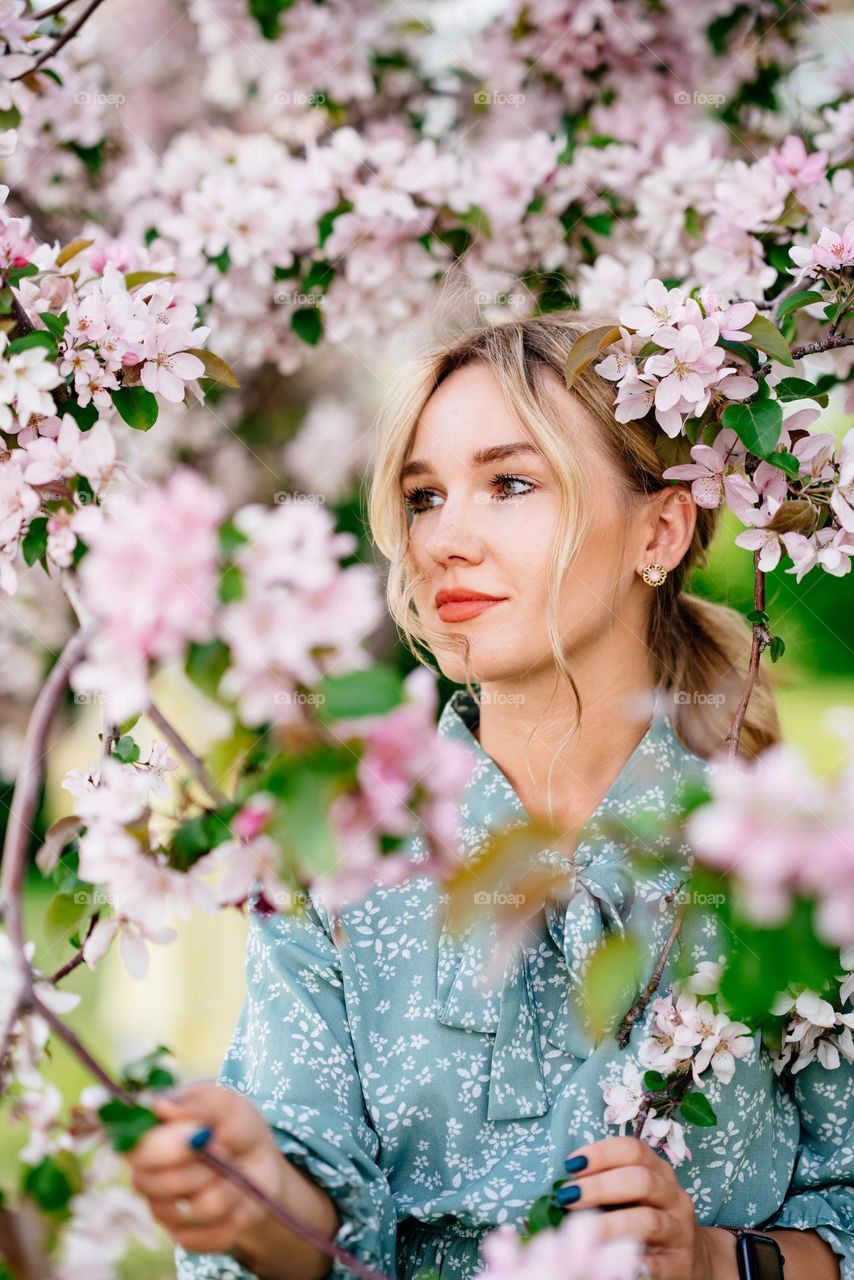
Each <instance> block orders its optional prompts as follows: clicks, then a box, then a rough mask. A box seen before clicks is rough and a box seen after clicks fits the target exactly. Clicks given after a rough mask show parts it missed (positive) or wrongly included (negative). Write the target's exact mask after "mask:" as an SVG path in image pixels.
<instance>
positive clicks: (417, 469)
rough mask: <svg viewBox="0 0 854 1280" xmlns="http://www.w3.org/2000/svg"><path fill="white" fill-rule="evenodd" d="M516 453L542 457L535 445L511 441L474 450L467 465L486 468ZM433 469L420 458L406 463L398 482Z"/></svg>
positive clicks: (522, 441) (427, 472) (426, 473)
mask: <svg viewBox="0 0 854 1280" xmlns="http://www.w3.org/2000/svg"><path fill="white" fill-rule="evenodd" d="M518 453H534V454H536V455H537V457H542V456H543V455H542V452H541V450H540V449H538V448H536V446H535V445H532V444H528V443H527V442H526V441H524V440H518V441H513V442H511V443H510V444H491V445H487V447H486V448H485V449H475V451H474V453H473V454H472V455H471V458H470V459H469V465H470V466H471V467H472V468H475V467H483V466H486V464H487V463H488V462H500V461H501V459H502V458H511V457H513V456H514V455H515V454H518ZM432 470H433V468H432V467H431V466H430V463H429V462H425V461H423V460H422V459H420V458H415V459H413V461H412V462H407V463H406V465H405V466H403V467H401V469H400V480H401V482H403V481H404V480H406V479H407V477H408V476H423V475H428V474H429V473H430V472H431V471H432Z"/></svg>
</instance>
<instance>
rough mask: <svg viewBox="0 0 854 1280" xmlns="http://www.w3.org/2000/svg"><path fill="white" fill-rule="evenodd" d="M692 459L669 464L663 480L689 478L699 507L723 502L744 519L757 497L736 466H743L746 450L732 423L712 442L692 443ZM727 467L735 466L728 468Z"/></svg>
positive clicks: (717, 505) (710, 506) (715, 505)
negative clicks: (674, 465)
mask: <svg viewBox="0 0 854 1280" xmlns="http://www.w3.org/2000/svg"><path fill="white" fill-rule="evenodd" d="M691 457H692V458H693V459H694V461H693V462H687V463H683V464H680V465H679V466H676V467H668V468H667V469H666V470H665V471H663V472H662V473H661V474H662V478H663V479H664V480H690V481H691V493H692V494H693V497H694V501H695V502H696V503H697V506H698V507H709V508H714V507H719V506H720V504H721V503H722V502H726V503H727V504H728V505H729V506H730V507H731V508H732V510H733V511H735V512H736V514H737V515H738V516H739V518H740V519H742V520H743V518H744V515H745V514H746V513H747V512H748V511H749V509H750V507H751V506H754V505H755V503H756V502H757V500H758V495H757V494H756V492H755V490H754V489H753V486H752V485H751V483H750V481H749V480H748V478H747V476H745V475H744V474H743V472H742V471H741V470H739V468H741V467H743V466H744V463H745V459H746V457H747V450H746V448H745V446H744V445H743V444H742V442H741V440H740V439H739V437H738V435H737V434H736V432H735V431H733V430H732V428H731V427H723V428H722V429H721V430H720V431H719V432H718V434H717V435H716V436H715V440H714V443H713V444H712V445H706V444H695V445H693V446H692V449H691ZM730 468H735V470H733V471H730V470H729V469H730Z"/></svg>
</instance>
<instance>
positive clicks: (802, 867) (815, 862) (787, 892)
mask: <svg viewBox="0 0 854 1280" xmlns="http://www.w3.org/2000/svg"><path fill="white" fill-rule="evenodd" d="M709 781H710V786H711V799H710V800H709V802H708V803H706V804H703V805H700V806H699V807H698V808H696V809H694V810H693V811H692V813H691V814H690V815H689V818H688V826H687V832H688V836H689V839H690V840H691V843H692V845H693V846H694V848H695V850H696V852H697V856H698V858H699V859H700V860H701V861H702V862H705V863H707V864H708V865H709V866H711V867H714V868H716V869H717V870H718V871H720V872H723V873H725V874H726V875H727V876H729V877H731V880H732V884H733V887H734V891H735V897H736V902H737V904H738V906H739V909H740V910H742V911H743V912H744V913H745V914H746V915H747V916H748V917H749V918H750V919H751V920H755V921H757V922H758V923H760V924H776V923H779V922H780V921H782V920H785V919H786V918H787V917H788V915H789V912H790V911H791V907H792V899H793V897H802V898H806V899H809V900H811V901H812V902H813V903H814V905H815V916H814V920H815V928H816V931H817V933H818V934H819V936H820V937H822V938H823V939H824V940H825V941H826V942H827V943H829V944H830V945H831V946H850V945H852V943H854V809H852V798H854V737H852V740H851V742H850V744H849V754H848V759H847V763H846V765H845V767H844V768H843V769H842V771H841V773H840V775H839V776H838V777H837V778H836V779H835V780H834V781H832V782H830V783H824V782H822V781H821V780H820V779H819V778H816V777H815V776H814V775H813V774H812V773H811V771H810V768H809V765H808V762H807V761H806V759H805V758H804V757H803V755H802V753H801V752H799V751H798V750H796V749H795V748H794V747H790V746H788V745H785V744H782V743H778V744H775V745H774V746H771V747H768V748H767V749H766V750H765V751H763V752H761V754H760V755H758V756H757V757H756V758H755V759H753V760H750V761H746V762H745V761H743V760H730V759H728V758H722V759H717V760H714V761H712V762H711V766H710V770H709Z"/></svg>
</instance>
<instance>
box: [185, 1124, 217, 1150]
mask: <svg viewBox="0 0 854 1280" xmlns="http://www.w3.org/2000/svg"><path fill="white" fill-rule="evenodd" d="M212 1132H213V1130H211V1129H197V1130H196V1132H195V1133H194V1134H192V1135H191V1136H190V1137H189V1138H188V1139H187V1143H188V1145H189V1146H191V1147H192V1148H193V1149H194V1150H195V1151H198V1150H199V1148H200V1147H206V1146H207V1145H208V1143H209V1142H210V1140H211V1135H212Z"/></svg>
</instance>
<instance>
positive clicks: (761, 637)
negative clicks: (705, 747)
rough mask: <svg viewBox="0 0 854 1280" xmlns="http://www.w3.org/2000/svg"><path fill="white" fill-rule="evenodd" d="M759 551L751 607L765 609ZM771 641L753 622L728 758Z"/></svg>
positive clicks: (760, 625)
mask: <svg viewBox="0 0 854 1280" xmlns="http://www.w3.org/2000/svg"><path fill="white" fill-rule="evenodd" d="M760 554H761V553H760V552H759V551H754V553H753V608H754V609H756V610H762V611H763V612H764V610H765V574H764V573H763V572H762V570H761V569H760V568H759V556H760ZM770 643H771V637H770V635H769V634H768V628H767V627H766V626H765V624H764V623H762V622H754V624H753V640H752V642H751V645H750V662H749V663H748V667H747V679H746V680H745V682H744V689H743V691H742V694H741V701H740V702H739V704H738V710H737V711H736V713H735V717H734V719H733V722H732V724H731V725H730V730H729V733H728V734H727V736H726V740H727V742H728V743H729V751H728V755H729V758H730V760H734V759H735V757H736V756H737V755H738V742H739V738H740V737H741V730H742V726H743V724H744V717H745V714H746V712H747V704H748V702H749V701H750V695H751V694H752V693H753V688H754V685H755V684H756V678H757V676H758V675H759V658H760V656H761V654H762V650H763V649H765V648H767V646H768V645H769V644H770Z"/></svg>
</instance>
